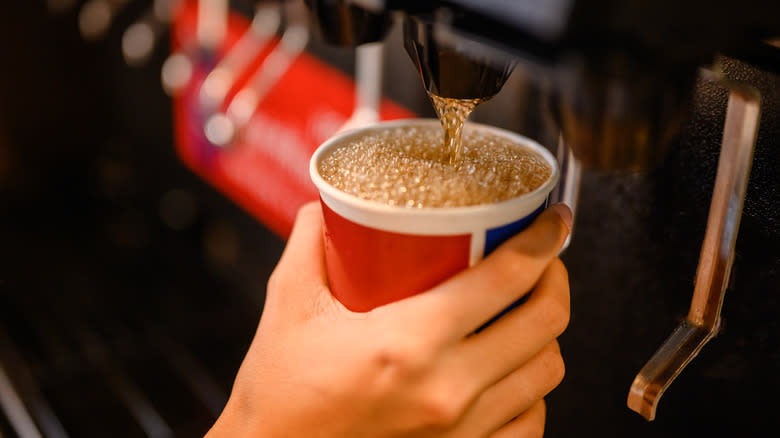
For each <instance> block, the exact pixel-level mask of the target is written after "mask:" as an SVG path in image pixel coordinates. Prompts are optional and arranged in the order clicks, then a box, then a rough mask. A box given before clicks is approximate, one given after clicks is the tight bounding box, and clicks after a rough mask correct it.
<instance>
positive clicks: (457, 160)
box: [428, 93, 486, 167]
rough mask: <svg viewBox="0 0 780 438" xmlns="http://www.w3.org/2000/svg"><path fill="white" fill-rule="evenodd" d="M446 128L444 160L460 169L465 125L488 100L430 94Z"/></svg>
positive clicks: (443, 149) (443, 150)
mask: <svg viewBox="0 0 780 438" xmlns="http://www.w3.org/2000/svg"><path fill="white" fill-rule="evenodd" d="M428 96H429V97H430V98H431V101H432V102H433V107H434V108H435V109H436V114H438V116H439V121H440V122H441V126H442V128H444V145H443V148H442V152H443V160H444V161H446V162H447V163H449V164H450V165H452V166H456V167H459V166H460V164H461V155H463V125H464V124H465V123H466V120H467V119H468V117H469V114H471V112H472V111H473V110H474V108H476V107H477V105H479V104H480V103H482V102H484V101H485V100H486V99H453V98H449V97H440V96H437V95H435V94H433V93H428Z"/></svg>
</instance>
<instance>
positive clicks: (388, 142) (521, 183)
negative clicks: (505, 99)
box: [319, 125, 552, 208]
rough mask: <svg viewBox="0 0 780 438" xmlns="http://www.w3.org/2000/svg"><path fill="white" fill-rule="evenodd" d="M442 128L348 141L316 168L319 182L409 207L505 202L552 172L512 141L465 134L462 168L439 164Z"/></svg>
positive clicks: (398, 130) (388, 131) (381, 132)
mask: <svg viewBox="0 0 780 438" xmlns="http://www.w3.org/2000/svg"><path fill="white" fill-rule="evenodd" d="M442 131H443V130H442V129H441V127H438V126H425V127H422V126H406V127H394V128H380V129H377V130H374V131H369V132H368V133H367V134H365V135H361V136H358V137H350V138H347V139H346V140H345V141H344V143H343V144H341V145H339V146H337V147H335V148H334V149H333V150H332V151H331V152H330V153H329V154H327V155H326V156H324V157H323V158H322V159H321V160H320V163H319V171H320V175H321V176H322V178H323V179H324V180H325V181H327V182H328V183H330V184H331V185H332V186H334V187H335V188H337V189H339V190H341V191H343V192H345V193H348V194H350V195H353V196H357V197H358V198H361V199H366V200H369V201H375V202H379V203H382V204H386V205H391V206H400V207H407V208H424V207H439V208H440V207H462V206H469V205H480V204H491V203H496V202H501V201H506V200H509V199H512V198H515V197H517V196H520V195H523V194H525V193H528V192H531V191H533V190H534V189H536V188H538V187H539V186H541V185H542V184H543V183H544V182H545V181H547V179H548V178H549V177H550V174H551V172H552V168H551V166H550V164H549V163H547V161H546V160H545V159H544V158H543V157H542V156H541V155H540V154H538V153H537V152H535V151H533V150H531V149H530V148H528V147H527V146H523V145H522V144H519V143H516V142H514V141H512V140H510V139H507V138H504V137H501V136H498V135H495V134H491V133H486V132H480V131H478V130H475V129H469V126H468V125H466V128H465V129H464V131H463V144H462V153H461V157H460V158H461V159H460V163H459V165H452V164H449V160H442V154H443V153H446V152H444V151H442V148H441V145H442V141H443V135H444V134H443V132H442Z"/></svg>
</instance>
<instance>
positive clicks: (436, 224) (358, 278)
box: [309, 119, 558, 312]
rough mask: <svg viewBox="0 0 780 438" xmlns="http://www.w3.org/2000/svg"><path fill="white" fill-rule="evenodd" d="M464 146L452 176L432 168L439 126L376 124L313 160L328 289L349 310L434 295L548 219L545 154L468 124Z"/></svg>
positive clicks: (440, 166) (553, 172) (550, 177)
mask: <svg viewBox="0 0 780 438" xmlns="http://www.w3.org/2000/svg"><path fill="white" fill-rule="evenodd" d="M437 136H438V138H437ZM464 136H465V137H464V142H466V151H467V153H465V154H464V159H463V162H462V163H461V164H460V166H458V167H457V168H453V167H452V166H450V165H448V164H444V163H442V162H441V161H442V160H437V156H438V155H437V154H439V153H440V151H439V149H440V148H439V147H438V145H439V144H441V126H440V124H439V121H438V120H435V119H431V120H424V119H420V120H400V121H393V122H384V123H378V124H375V125H372V126H370V127H366V128H362V129H358V130H354V131H349V132H345V133H342V134H339V135H337V136H335V137H333V138H331V139H329V140H328V141H326V142H325V143H323V144H322V145H321V146H320V147H319V148H318V149H317V151H315V153H314V155H313V156H312V159H311V162H310V166H309V171H310V174H311V178H312V180H313V182H314V184H315V186H316V187H317V189H318V190H319V192H320V201H321V203H322V210H323V217H324V243H325V261H326V265H327V272H328V282H329V284H330V287H331V291H332V293H333V295H334V296H335V297H336V298H337V299H338V300H339V301H340V302H341V303H342V304H344V306H346V307H347V308H348V309H350V310H352V311H355V312H366V311H369V310H371V309H373V308H375V307H378V306H381V305H384V304H388V303H390V302H393V301H397V300H400V299H403V298H407V297H410V296H412V295H416V294H418V293H421V292H424V291H426V290H428V289H430V288H432V287H433V286H436V285H437V284H439V283H440V282H442V281H443V280H445V279H447V278H449V277H451V276H453V275H454V274H456V273H457V272H459V271H461V270H463V269H466V268H468V267H469V266H472V265H474V264H476V263H478V262H479V261H480V260H482V259H483V258H484V257H485V256H487V255H488V254H490V252H492V251H493V250H494V249H495V248H496V247H497V246H498V245H500V244H501V243H502V242H503V241H505V240H507V239H508V238H510V237H511V236H513V235H515V234H517V233H518V232H520V231H521V230H523V229H524V228H526V227H527V226H528V225H529V224H530V223H531V222H532V221H533V219H534V218H535V217H536V216H537V215H538V214H539V213H540V212H541V211H542V210H543V209H544V206H545V203H546V201H547V196H548V195H549V193H550V191H551V190H552V189H553V187H554V186H555V184H556V183H557V182H558V168H557V164H556V161H555V158H554V157H553V156H552V154H550V153H549V152H548V151H547V149H545V148H544V147H542V146H541V145H539V144H538V143H536V142H534V141H532V140H530V139H528V138H526V137H523V136H521V135H518V134H515V133H513V132H510V131H506V130H503V129H499V128H495V127H491V126H486V125H479V124H473V123H469V124H467V125H466V128H465V130H464ZM437 141H438V143H437ZM388 151H389V152H391V154H390V156H386V154H387V153H388ZM355 160H358V161H355ZM415 172H420V174H419V175H416V174H415ZM529 172H530V173H529ZM517 193H521V194H519V195H517ZM473 204H477V205H473Z"/></svg>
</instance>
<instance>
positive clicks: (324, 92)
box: [172, 1, 414, 237]
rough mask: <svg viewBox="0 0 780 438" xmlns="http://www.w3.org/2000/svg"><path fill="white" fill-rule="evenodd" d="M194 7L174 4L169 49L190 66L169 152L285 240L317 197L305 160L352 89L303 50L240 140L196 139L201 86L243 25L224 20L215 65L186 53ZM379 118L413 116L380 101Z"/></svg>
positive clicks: (337, 120)
mask: <svg viewBox="0 0 780 438" xmlns="http://www.w3.org/2000/svg"><path fill="white" fill-rule="evenodd" d="M196 9H197V5H196V2H194V1H187V2H182V3H181V7H180V8H178V11H177V13H176V15H175V19H174V21H173V28H172V35H173V38H172V40H173V41H172V44H173V50H174V51H180V52H183V53H186V54H187V55H188V56H189V57H190V59H191V61H192V62H193V73H192V78H191V80H190V81H189V83H188V85H187V87H186V88H185V89H184V90H182V92H181V93H179V94H178V95H177V97H175V99H174V104H173V105H174V123H175V138H176V148H177V152H178V154H179V156H180V158H181V160H182V161H183V162H184V163H185V164H186V165H187V166H188V167H190V168H191V169H192V170H193V171H194V172H196V173H197V174H198V175H200V176H201V177H202V178H203V179H204V180H206V181H207V182H208V183H209V184H211V185H213V186H214V187H216V188H217V189H218V190H220V191H221V192H222V193H224V194H225V195H226V196H228V197H229V198H231V199H232V200H233V201H234V202H236V203H237V204H238V205H240V206H241V207H242V208H244V209H245V210H246V211H248V212H249V213H250V214H252V215H253V216H255V217H256V218H257V219H258V220H260V221H261V222H262V223H264V224H265V225H266V226H267V227H269V228H270V229H271V230H273V231H274V232H275V233H277V234H279V235H280V236H282V237H287V236H288V235H289V233H290V230H291V228H292V224H293V221H294V219H295V214H296V212H297V210H298V208H299V207H300V206H301V205H303V204H305V203H306V202H308V201H311V200H315V199H317V191H316V189H315V188H314V185H313V184H312V183H311V181H310V180H309V174H308V164H309V158H310V157H311V155H312V153H313V152H314V150H315V149H316V148H317V146H318V145H319V144H320V143H322V142H323V141H324V140H326V139H327V138H328V137H330V136H331V135H333V134H334V133H335V132H336V131H337V130H338V129H339V128H340V127H341V126H342V125H343V124H344V122H346V121H347V119H348V118H349V117H350V115H351V114H352V112H353V109H354V102H355V84H354V82H353V81H352V79H351V78H350V77H348V76H346V75H345V74H343V73H341V72H340V71H338V70H336V69H335V68H333V67H331V66H329V65H327V64H325V63H323V62H321V61H319V60H317V59H316V58H314V57H313V56H311V55H309V54H307V53H305V52H304V53H302V54H301V55H300V56H298V57H297V58H296V59H295V60H294V61H293V63H292V64H291V65H290V67H289V69H288V70H287V71H286V72H285V74H284V75H283V76H282V77H281V78H280V79H279V80H278V82H276V83H275V84H274V85H273V87H272V88H271V89H270V90H269V91H268V93H267V94H266V95H265V97H264V98H263V100H262V101H261V102H260V104H259V106H258V108H257V110H256V112H255V113H254V115H253V116H252V118H251V120H250V122H249V124H248V125H247V127H246V128H245V129H244V131H243V134H242V135H241V136H240V137H239V138H238V139H237V140H236V141H235V142H234V143H233V144H231V145H229V146H227V147H224V148H223V147H218V146H214V145H213V144H211V143H210V142H209V141H208V140H207V139H206V137H205V134H204V126H205V123H206V120H207V118H208V117H209V116H210V115H211V114H209V113H208V112H207V111H205V110H204V109H203V107H202V105H201V104H200V100H199V95H200V88H201V84H202V83H203V81H204V79H205V78H206V76H207V75H208V73H209V72H210V71H211V69H212V68H213V66H214V65H215V64H216V62H217V61H218V60H219V58H220V57H221V56H223V55H224V54H225V53H226V52H227V51H228V50H229V49H230V47H232V45H233V44H235V42H236V41H237V40H238V39H239V37H240V36H241V35H242V34H243V33H244V32H245V31H246V30H247V29H248V27H249V21H248V20H247V19H246V18H245V17H244V16H241V15H238V14H231V16H230V18H229V25H228V30H227V32H228V33H227V37H226V38H225V41H224V44H223V46H222V47H221V48H220V50H218V53H217V54H216V56H215V58H216V59H208V56H207V55H206V52H205V51H198V50H189V49H188V48H190V47H192V48H195V47H197V44H196V22H197V10H196ZM272 45H273V44H271V46H272ZM268 52H269V51H268V50H266V51H264V52H263V53H261V54H260V55H259V56H258V59H257V60H256V62H254V63H253V64H252V66H251V67H250V68H249V69H248V70H247V71H246V72H243V73H242V75H241V76H240V77H239V78H238V80H237V81H236V84H235V87H234V89H233V90H232V91H231V92H230V93H229V94H228V98H230V97H231V96H233V95H235V93H236V92H237V91H238V90H239V89H240V88H241V87H242V85H243V84H245V83H246V82H247V81H248V79H249V77H250V76H251V75H252V73H253V71H254V70H255V69H257V68H259V66H261V65H262V62H263V58H264V57H265V56H267V55H268ZM212 56H213V55H212ZM380 117H381V119H382V120H391V119H399V118H409V117H414V114H413V113H412V112H410V111H408V110H406V109H404V108H402V107H401V106H399V105H397V104H394V103H392V102H390V101H389V100H387V99H385V100H384V101H383V102H382V105H381V107H380Z"/></svg>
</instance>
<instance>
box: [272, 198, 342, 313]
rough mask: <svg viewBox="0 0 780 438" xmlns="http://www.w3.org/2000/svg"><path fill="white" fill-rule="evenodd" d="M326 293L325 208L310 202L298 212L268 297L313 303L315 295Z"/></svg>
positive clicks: (274, 274) (273, 277)
mask: <svg viewBox="0 0 780 438" xmlns="http://www.w3.org/2000/svg"><path fill="white" fill-rule="evenodd" d="M327 290H328V279H327V270H326V268H325V249H324V245H323V243H322V209H321V207H320V204H319V202H310V203H308V204H306V205H304V206H303V207H301V209H300V210H298V215H297V217H296V218H295V225H294V226H293V230H292V233H291V234H290V239H289V240H288V241H287V246H286V247H285V248H284V252H283V253H282V257H281V259H280V260H279V263H278V264H277V265H276V268H275V269H274V272H273V273H272V274H271V278H270V279H269V281H268V292H267V294H268V297H269V299H273V300H281V301H286V302H290V301H291V300H292V301H296V302H297V301H299V300H304V301H305V300H308V301H311V299H312V297H311V296H312V295H313V294H315V293H320V292H322V291H327ZM298 305H300V304H298Z"/></svg>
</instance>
